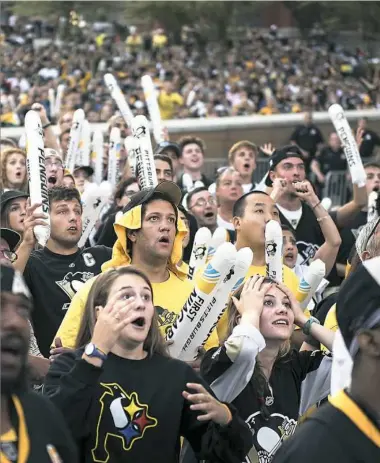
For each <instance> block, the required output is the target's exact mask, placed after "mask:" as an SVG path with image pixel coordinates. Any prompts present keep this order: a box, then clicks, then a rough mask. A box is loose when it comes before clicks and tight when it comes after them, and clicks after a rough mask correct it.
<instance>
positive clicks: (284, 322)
mask: <svg viewBox="0 0 380 463" xmlns="http://www.w3.org/2000/svg"><path fill="white" fill-rule="evenodd" d="M272 325H276V326H289V321H288V320H286V319H285V318H281V319H279V320H276V321H275V322H273V323H272Z"/></svg>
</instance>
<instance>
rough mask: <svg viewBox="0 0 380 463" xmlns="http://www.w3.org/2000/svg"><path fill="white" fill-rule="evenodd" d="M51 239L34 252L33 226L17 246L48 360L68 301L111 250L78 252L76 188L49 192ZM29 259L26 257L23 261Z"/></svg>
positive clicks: (79, 225)
mask: <svg viewBox="0 0 380 463" xmlns="http://www.w3.org/2000/svg"><path fill="white" fill-rule="evenodd" d="M49 203H50V229H51V231H50V238H49V240H48V242H47V244H46V246H45V247H44V248H43V249H38V250H33V249H34V247H35V243H36V240H35V236H34V233H33V227H29V228H28V232H25V237H24V240H23V242H22V243H21V245H20V248H21V247H22V248H23V249H25V254H24V257H23V262H24V265H25V267H24V268H22V265H18V266H17V268H18V269H19V270H20V271H23V272H24V277H25V280H26V282H27V284H28V286H29V289H30V291H31V293H32V295H33V297H34V300H35V306H36V307H35V310H34V311H33V313H32V320H33V326H34V332H35V335H36V339H37V342H38V346H39V348H40V351H41V353H42V355H43V356H44V357H46V358H48V357H49V353H50V345H51V341H52V340H53V336H54V334H55V333H56V331H57V329H58V327H59V325H60V323H61V322H62V319H63V317H64V315H65V311H66V310H67V308H68V306H69V305H70V301H71V299H72V298H73V296H74V294H75V293H76V292H77V291H78V289H79V288H80V287H81V286H82V285H83V284H84V283H85V282H86V281H87V280H89V279H90V278H92V277H93V276H94V275H97V274H98V273H100V271H101V265H102V264H103V263H104V262H106V261H107V260H108V259H109V258H110V256H111V249H109V248H106V247H105V246H94V247H90V248H84V249H81V248H79V247H78V242H79V240H80V237H81V234H82V204H81V199H80V194H79V192H78V190H77V189H75V188H65V187H55V188H51V189H50V190H49ZM25 255H26V256H29V258H27V259H26V258H25Z"/></svg>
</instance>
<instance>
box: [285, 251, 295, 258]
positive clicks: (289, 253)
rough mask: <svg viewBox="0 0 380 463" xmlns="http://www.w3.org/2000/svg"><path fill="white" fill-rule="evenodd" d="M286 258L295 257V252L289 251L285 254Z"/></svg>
mask: <svg viewBox="0 0 380 463" xmlns="http://www.w3.org/2000/svg"><path fill="white" fill-rule="evenodd" d="M284 257H285V259H293V258H294V254H293V253H292V252H288V253H287V254H285V255H284Z"/></svg>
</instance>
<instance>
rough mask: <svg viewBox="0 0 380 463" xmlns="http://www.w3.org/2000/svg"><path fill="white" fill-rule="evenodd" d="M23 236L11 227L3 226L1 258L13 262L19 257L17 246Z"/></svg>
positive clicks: (0, 248)
mask: <svg viewBox="0 0 380 463" xmlns="http://www.w3.org/2000/svg"><path fill="white" fill-rule="evenodd" d="M20 241H21V236H20V235H19V234H18V233H17V232H15V231H13V230H10V229H9V228H1V231H0V260H3V259H5V260H6V261H8V262H10V263H13V262H14V261H15V260H16V259H17V254H16V253H15V249H16V248H17V246H18V244H19V242H20Z"/></svg>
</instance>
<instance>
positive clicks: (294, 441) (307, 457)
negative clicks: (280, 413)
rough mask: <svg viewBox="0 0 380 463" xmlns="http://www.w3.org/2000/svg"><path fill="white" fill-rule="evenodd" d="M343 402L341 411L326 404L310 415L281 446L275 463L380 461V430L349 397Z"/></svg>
mask: <svg viewBox="0 0 380 463" xmlns="http://www.w3.org/2000/svg"><path fill="white" fill-rule="evenodd" d="M341 394H344V395H345V396H346V397H347V396H348V394H345V393H343V392H342V393H341ZM341 402H342V405H343V406H342V408H341V409H339V408H336V407H335V406H333V405H332V404H331V403H326V404H325V405H324V406H323V407H321V408H320V409H319V410H318V411H317V412H316V413H314V414H313V415H311V416H310V417H309V418H308V419H307V420H306V421H305V422H304V423H303V424H302V425H300V426H299V428H298V429H297V432H296V433H295V435H294V436H293V437H292V438H291V439H289V440H287V441H286V442H285V443H284V444H283V445H282V446H281V448H280V449H279V450H278V452H277V453H276V455H275V457H274V460H273V463H306V462H307V463H337V462H342V463H375V462H379V461H380V447H379V445H378V444H376V442H375V439H376V432H378V430H377V431H376V429H378V427H377V426H376V424H375V423H374V422H371V419H370V418H369V417H368V416H366V414H365V412H364V411H363V410H362V409H360V408H359V407H358V408H353V407H355V406H357V404H355V402H353V401H352V399H351V398H349V396H348V399H347V398H344V401H341ZM353 403H354V405H353V407H352V406H351V409H350V413H348V409H349V407H350V404H353ZM345 407H347V414H346V413H345ZM371 427H372V429H373V430H374V431H372V432H371ZM363 431H364V432H363ZM371 437H372V439H371Z"/></svg>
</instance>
